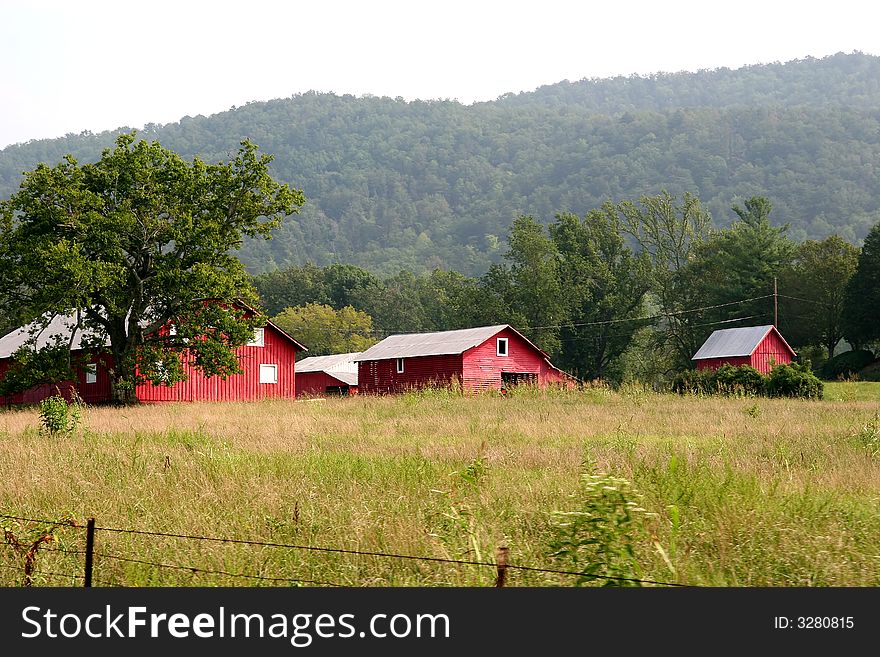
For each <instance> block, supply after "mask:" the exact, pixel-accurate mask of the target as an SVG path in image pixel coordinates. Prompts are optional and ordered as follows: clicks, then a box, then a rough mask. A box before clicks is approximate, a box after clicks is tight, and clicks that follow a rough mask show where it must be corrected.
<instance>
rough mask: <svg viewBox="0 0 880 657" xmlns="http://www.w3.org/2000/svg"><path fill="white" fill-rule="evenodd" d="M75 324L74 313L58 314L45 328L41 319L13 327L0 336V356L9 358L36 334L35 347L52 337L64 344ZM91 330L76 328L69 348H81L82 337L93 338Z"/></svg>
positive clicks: (51, 339)
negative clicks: (10, 331)
mask: <svg viewBox="0 0 880 657" xmlns="http://www.w3.org/2000/svg"><path fill="white" fill-rule="evenodd" d="M75 326H76V315H74V314H71V315H58V316H56V317H54V318H53V319H52V321H50V322H49V323H48V324H47V325H46V327H45V328H43V324H42V322H41V321H34V322H31V323H30V324H28V325H27V326H22V327H21V328H18V329H15V330H14V331H12V333H8V334H7V335H5V336H3V337H2V338H0V358H9V357H10V356H12V354H14V353H15V352H16V351H18V349H19V348H20V347H21V346H23V345H24V344H26V343H28V341H29V340H31V339H32V338H33V337H34V335H36V344H35V345H34V347H35V348H36V349H42V348H44V347H46V346H48V345H50V344H52V343H54V342H55V340H54V338H56V337H59V338H61V339H62V340H63V341H64V343H65V344H66V343H67V341H68V340H69V339H70V334H71V331H73V328H74V327H75ZM95 335H96V333H94V332H93V331H83V330H82V329H80V330H77V331H76V334H75V335H74V337H73V342H72V343H71V349H72V350H77V349H82V343H83V338H84V337H86V336H88V337H91V338H94V337H95ZM104 344H105V345H109V344H110V339H109V338H106V339H105V340H104Z"/></svg>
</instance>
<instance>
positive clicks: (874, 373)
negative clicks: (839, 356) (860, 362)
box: [859, 360, 880, 381]
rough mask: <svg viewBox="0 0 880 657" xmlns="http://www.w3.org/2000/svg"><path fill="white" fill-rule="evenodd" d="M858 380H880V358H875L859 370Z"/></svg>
mask: <svg viewBox="0 0 880 657" xmlns="http://www.w3.org/2000/svg"><path fill="white" fill-rule="evenodd" d="M859 381H880V360H875V361H874V362H873V363H871V364H870V365H868V366H867V367H866V368H864V369H861V370H859Z"/></svg>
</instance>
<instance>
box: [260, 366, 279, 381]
mask: <svg viewBox="0 0 880 657" xmlns="http://www.w3.org/2000/svg"><path fill="white" fill-rule="evenodd" d="M269 372H271V373H272V376H271V377H269V376H267V375H268V373H269ZM269 378H271V381H270V380H269ZM260 383H278V366H277V365H275V364H274V363H260Z"/></svg>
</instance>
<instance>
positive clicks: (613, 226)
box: [550, 203, 651, 380]
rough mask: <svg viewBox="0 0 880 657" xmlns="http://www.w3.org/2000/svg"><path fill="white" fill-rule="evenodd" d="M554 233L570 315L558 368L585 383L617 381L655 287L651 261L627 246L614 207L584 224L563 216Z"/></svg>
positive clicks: (600, 211)
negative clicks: (652, 284)
mask: <svg viewBox="0 0 880 657" xmlns="http://www.w3.org/2000/svg"><path fill="white" fill-rule="evenodd" d="M550 234H551V236H552V238H553V241H554V243H555V245H556V249H557V251H558V253H559V272H560V278H561V280H562V281H564V285H563V292H562V295H563V299H564V303H565V308H566V311H567V320H566V323H565V324H564V325H563V327H562V332H561V339H562V350H561V355H560V359H559V363H558V364H559V365H560V366H561V367H562V368H563V369H565V370H566V371H568V372H571V373H573V374H575V375H577V376H578V377H580V378H583V379H587V380H593V379H603V378H616V379H619V378H620V376H619V375H620V372H619V371H616V370H617V369H618V368H617V364H618V360H619V358H620V356H621V354H623V352H624V351H626V349H627V347H629V345H630V343H631V342H632V339H633V335H634V334H635V333H636V332H637V331H638V330H639V329H641V328H642V327H644V326H645V325H646V322H645V321H638V319H637V318H639V317H641V316H642V315H643V312H642V310H643V305H644V299H645V295H646V294H647V293H648V291H649V290H650V288H651V263H650V261H649V259H648V256H647V254H645V253H642V254H639V255H638V256H637V255H635V254H633V252H632V250H631V249H630V248H629V247H628V246H627V245H626V243H625V241H624V239H623V236H622V234H621V230H620V219H619V216H618V214H617V208H616V207H615V206H614V204H612V203H606V204H605V205H603V206H602V208H601V209H596V210H592V211H590V212H589V213H587V215H586V216H585V217H584V219H583V220H581V219H580V218H578V217H577V216H576V215H573V214H568V213H566V214H559V215H557V216H556V221H555V223H553V224H552V225H551V226H550ZM634 318H635V321H630V320H633V319H634Z"/></svg>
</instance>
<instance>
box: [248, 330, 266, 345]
mask: <svg viewBox="0 0 880 657" xmlns="http://www.w3.org/2000/svg"><path fill="white" fill-rule="evenodd" d="M247 346H248V347H265V346H266V329H263V328H256V329H254V339H253V340H251V341H250V342H248V343H247Z"/></svg>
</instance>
